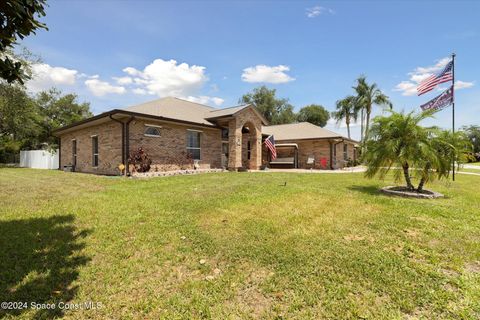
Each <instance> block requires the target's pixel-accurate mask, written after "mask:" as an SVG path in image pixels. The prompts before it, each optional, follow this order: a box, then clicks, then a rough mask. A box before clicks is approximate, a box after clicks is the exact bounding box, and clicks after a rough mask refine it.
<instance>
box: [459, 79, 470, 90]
mask: <svg viewBox="0 0 480 320" xmlns="http://www.w3.org/2000/svg"><path fill="white" fill-rule="evenodd" d="M473 85H474V83H473V82H467V81H460V80H457V81H455V90H460V89H467V88H471V87H473Z"/></svg>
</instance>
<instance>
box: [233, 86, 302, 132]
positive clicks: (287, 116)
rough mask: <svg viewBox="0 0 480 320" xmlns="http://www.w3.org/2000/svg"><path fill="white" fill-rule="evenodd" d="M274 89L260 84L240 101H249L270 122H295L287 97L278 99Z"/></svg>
mask: <svg viewBox="0 0 480 320" xmlns="http://www.w3.org/2000/svg"><path fill="white" fill-rule="evenodd" d="M275 94H276V90H275V89H268V88H267V87H266V86H261V87H258V88H255V89H253V91H252V92H250V93H247V94H245V95H243V96H242V98H240V101H239V102H240V103H251V104H253V105H254V106H255V107H256V108H257V109H258V111H260V113H261V114H262V115H263V116H264V117H265V119H267V120H268V122H270V123H271V124H283V123H292V122H295V114H294V112H293V106H292V105H291V104H290V103H289V102H288V99H278V98H277V97H276V96H275Z"/></svg>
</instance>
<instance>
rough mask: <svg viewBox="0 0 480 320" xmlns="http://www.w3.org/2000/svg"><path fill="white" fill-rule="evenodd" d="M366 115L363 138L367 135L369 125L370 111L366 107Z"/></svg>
mask: <svg viewBox="0 0 480 320" xmlns="http://www.w3.org/2000/svg"><path fill="white" fill-rule="evenodd" d="M366 111H367V112H366V113H367V116H366V119H365V138H366V137H367V136H368V128H369V127H370V111H369V110H368V109H367V110H366Z"/></svg>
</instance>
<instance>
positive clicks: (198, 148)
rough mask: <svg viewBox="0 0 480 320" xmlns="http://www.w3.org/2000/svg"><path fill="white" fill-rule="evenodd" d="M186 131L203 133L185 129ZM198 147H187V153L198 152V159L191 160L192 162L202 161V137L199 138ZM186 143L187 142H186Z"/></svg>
mask: <svg viewBox="0 0 480 320" xmlns="http://www.w3.org/2000/svg"><path fill="white" fill-rule="evenodd" d="M187 131H191V132H198V133H203V131H202V130H195V129H187ZM199 142H200V147H189V146H188V145H187V151H188V150H200V154H199V155H200V159H193V160H194V161H201V160H202V137H201V136H200V141H199ZM187 143H188V141H187Z"/></svg>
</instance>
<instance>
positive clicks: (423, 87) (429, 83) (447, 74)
mask: <svg viewBox="0 0 480 320" xmlns="http://www.w3.org/2000/svg"><path fill="white" fill-rule="evenodd" d="M452 69H453V61H450V62H449V63H448V64H447V65H446V66H445V68H443V70H442V72H440V73H438V74H434V75H431V76H430V77H428V78H427V79H425V80H423V81H422V82H421V83H420V84H419V85H418V87H417V93H418V95H419V96H421V95H422V94H424V93H427V92H429V91H431V90H432V89H433V88H435V86H437V85H439V84H440V83H444V82H447V81H451V80H452V79H453V73H452Z"/></svg>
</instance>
